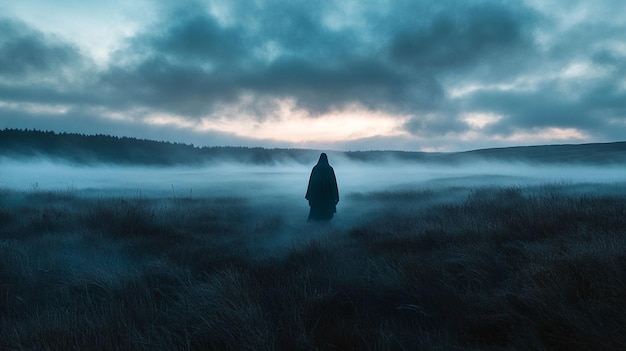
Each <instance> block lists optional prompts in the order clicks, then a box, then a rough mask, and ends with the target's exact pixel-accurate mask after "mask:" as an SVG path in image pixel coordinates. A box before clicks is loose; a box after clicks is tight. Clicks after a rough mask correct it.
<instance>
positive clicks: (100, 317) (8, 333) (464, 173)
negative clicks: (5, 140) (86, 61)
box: [0, 156, 626, 350]
mask: <svg viewBox="0 0 626 351" xmlns="http://www.w3.org/2000/svg"><path fill="white" fill-rule="evenodd" d="M316 161H317V160H312V161H311V163H310V164H306V165H304V164H298V163H295V162H294V163H282V164H280V163H278V164H274V165H250V164H238V163H215V164H211V165H206V166H203V167H121V166H114V165H104V164H101V165H98V166H89V167H87V166H77V165H72V164H68V163H61V162H56V161H51V160H44V159H41V160H39V161H37V162H20V161H16V160H8V159H4V160H2V159H0V276H1V277H2V284H0V293H1V295H2V296H3V298H2V299H1V300H0V311H2V313H0V349H7V350H9V349H15V350H23V349H72V348H80V349H133V350H171V349H180V348H181V345H186V349H191V350H206V349H224V350H241V349H258V350H264V349H267V350H270V349H311V348H315V349H320V350H324V349H331V348H332V349H359V350H368V349H374V348H371V345H378V346H376V348H375V349H383V350H385V349H387V350H395V349H422V348H424V349H456V350H465V349H467V350H480V349H490V350H491V349H494V348H497V349H529V348H531V349H577V348H579V347H578V346H580V345H584V348H585V349H602V350H611V349H620V348H619V347H616V346H623V345H624V342H626V340H624V337H623V336H621V335H622V334H623V333H620V331H621V330H622V329H623V328H622V326H623V325H626V324H624V323H626V321H625V320H624V317H623V315H622V314H619V313H618V312H616V311H622V310H624V308H626V306H625V303H624V299H621V298H616V297H619V296H622V295H623V292H624V291H626V286H625V285H624V282H626V276H625V275H624V272H626V260H625V259H624V253H623V247H624V243H625V240H626V239H625V237H624V235H623V228H624V225H625V221H626V219H625V217H624V213H626V201H624V199H625V198H626V180H625V179H626V172H625V171H626V167H624V166H603V167H599V166H595V167H591V166H588V167H583V166H575V165H570V166H566V165H559V166H555V165H545V164H544V165H531V164H523V163H508V164H507V163H486V162H482V163H472V164H470V163H464V164H456V165H444V164H435V163H410V162H404V163H403V162H399V161H393V160H388V161H384V162H383V161H381V162H377V163H363V162H356V161H351V160H348V159H344V158H341V157H332V156H331V157H330V163H331V165H332V166H333V167H334V169H335V173H336V175H337V181H338V185H339V193H340V202H339V204H338V206H337V214H336V215H335V217H334V218H333V219H332V220H331V221H330V222H328V223H326V222H321V223H318V222H308V221H307V215H308V211H309V207H308V204H307V202H306V200H305V199H304V194H305V192H306V188H307V183H308V178H309V174H310V171H311V168H312V167H313V166H314V164H315V162H316ZM546 306H556V307H555V308H548V309H546ZM590 316H593V317H592V318H591V317H590ZM590 318H591V319H590ZM589 320H597V321H598V324H597V325H598V326H597V327H594V326H592V325H590V324H589V322H588V321H589ZM224 326H226V327H224ZM554 326H556V327H554ZM425 340H426V341H427V343H426V344H424V342H425ZM571 340H573V341H571ZM424 345H426V346H425V347H424ZM520 345H521V346H520ZM529 345H530V346H529ZM588 345H591V346H596V345H597V346H598V347H596V348H594V347H587V346H588ZM483 346H484V347H483ZM517 346H519V347H517Z"/></svg>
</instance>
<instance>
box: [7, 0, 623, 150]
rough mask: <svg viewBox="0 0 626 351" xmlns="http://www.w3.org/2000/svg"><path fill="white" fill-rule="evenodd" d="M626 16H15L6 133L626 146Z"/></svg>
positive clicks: (289, 12) (491, 5)
mask: <svg viewBox="0 0 626 351" xmlns="http://www.w3.org/2000/svg"><path fill="white" fill-rule="evenodd" d="M624 11H626V3H624V2H621V1H617V0H601V1H597V2H594V3H593V5H591V4H587V3H584V2H580V1H574V2H568V1H557V2H550V3H547V2H544V1H538V0H522V1H516V2H502V1H496V0H487V1H477V0H468V1H460V0H450V1H445V2H441V3H440V4H438V5H437V6H432V4H430V3H429V2H413V1H408V2H407V1H396V0H392V1H387V0H384V1H383V0H374V1H334V0H322V1H320V2H316V3H314V4H313V3H307V2H301V3H300V2H298V3H292V2H287V1H285V2H283V1H280V0H279V1H270V0H260V1H254V2H250V1H240V0H233V1H224V0H200V1H187V0H184V1H177V2H170V1H148V0H140V1H133V2H127V1H120V0H114V1H107V2H98V3H95V2H85V1H78V0H71V1H64V2H62V3H59V2H49V1H48V2H46V1H41V0H23V1H12V2H9V1H4V2H0V127H2V128H29V129H33V128H34V129H45V130H53V131H57V132H77V133H85V134H113V135H124V136H134V135H137V136H140V137H142V138H150V139H158V140H170V141H174V142H183V143H194V144H199V145H207V146H210V145H234V146H237V145H248V146H250V145H255V146H261V147H264V146H265V147H271V146H275V145H280V146H285V147H304V146H306V145H317V146H319V147H323V148H326V149H333V148H338V149H350V148H357V149H371V148H372V147H375V148H382V149H401V150H422V151H424V150H438V151H461V150H469V149H473V148H479V147H480V148H484V147H489V146H503V145H511V146H514V145H517V144H530V143H535V142H539V143H547V144H550V143H563V142H575V143H579V142H606V141H617V140H622V139H623V136H624V135H626V122H624V121H625V120H626V114H625V112H624V111H626V64H625V62H626V39H624V35H623V28H624V25H626V20H624V19H623V18H621V17H620V16H614V15H613V14H616V13H622V12H624Z"/></svg>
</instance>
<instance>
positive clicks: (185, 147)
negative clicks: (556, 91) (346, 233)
mask: <svg viewBox="0 0 626 351" xmlns="http://www.w3.org/2000/svg"><path fill="white" fill-rule="evenodd" d="M326 152H328V153H329V154H332V155H335V156H338V155H341V156H343V157H346V158H348V159H352V160H355V161H363V162H377V161H385V160H394V159H395V160H401V161H414V162H435V163H451V164H455V163H463V162H476V161H481V160H484V161H499V162H529V163H568V164H571V163H580V164H626V142H612V143H593V144H563V145H538V146H515V147H503V148H492V149H479V150H471V151H464V152H453V153H428V152H413V151H346V152H339V151H326ZM319 153H320V150H309V149H288V148H282V149H280V148H273V149H266V148H262V147H252V148H251V147H236V146H212V147H197V146H194V145H191V144H184V143H172V142H166V141H155V140H146V139H137V138H129V137H117V136H111V135H102V134H98V135H84V134H74V133H55V132H52V131H40V130H21V129H4V130H0V157H8V158H13V159H34V158H40V157H43V158H51V159H57V160H63V161H67V162H72V163H78V164H94V163H112V164H123V165H154V166H170V165H171V166H174V165H199V164H207V163H214V162H222V161H227V162H228V161H233V162H241V163H253V164H271V163H280V162H298V163H302V164H311V163H314V162H315V161H316V160H317V157H318V156H319Z"/></svg>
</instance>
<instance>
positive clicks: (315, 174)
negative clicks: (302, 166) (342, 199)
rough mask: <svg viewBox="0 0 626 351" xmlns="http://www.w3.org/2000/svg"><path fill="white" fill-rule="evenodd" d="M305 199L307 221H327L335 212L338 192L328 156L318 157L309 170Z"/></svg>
mask: <svg viewBox="0 0 626 351" xmlns="http://www.w3.org/2000/svg"><path fill="white" fill-rule="evenodd" d="M304 198H305V199H307V200H309V206H310V207H311V210H310V211H309V220H314V221H328V220H330V219H331V218H333V215H334V214H335V213H336V212H337V203H338V202H339V190H338V189H337V178H335V170H333V168H332V167H331V166H330V165H329V164H328V156H326V154H325V153H322V154H321V155H320V159H319V160H318V161H317V164H316V165H315V166H314V167H313V170H311V176H310V177H309V186H308V187H307V189H306V195H305V196H304Z"/></svg>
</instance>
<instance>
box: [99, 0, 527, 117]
mask: <svg viewBox="0 0 626 351" xmlns="http://www.w3.org/2000/svg"><path fill="white" fill-rule="evenodd" d="M272 4H273V2H257V3H256V5H250V7H252V9H250V8H244V7H241V8H237V11H238V12H237V16H238V17H237V18H238V19H239V20H240V21H239V22H237V23H235V24H234V25H230V26H225V25H220V24H219V23H218V19H217V18H214V17H213V16H211V15H210V14H208V13H206V12H203V11H202V10H200V9H198V8H197V7H195V5H194V6H193V7H191V8H184V9H182V10H181V9H178V10H177V11H173V12H172V13H174V14H175V15H173V16H171V17H168V18H167V19H165V20H164V22H163V23H161V24H159V25H158V26H157V27H158V29H155V30H154V31H146V32H145V33H143V34H141V35H139V36H137V37H135V38H133V39H132V45H130V46H129V48H128V50H131V51H133V52H132V53H125V54H127V55H129V56H132V55H131V54H136V52H135V51H136V50H137V48H141V50H142V51H144V52H146V53H147V54H146V55H145V56H144V57H143V59H142V60H140V61H139V62H135V63H133V64H130V65H125V66H118V67H114V68H112V69H111V70H110V71H109V72H108V73H107V74H106V75H105V76H104V77H103V82H104V83H105V84H106V85H107V86H109V87H110V88H111V90H113V91H120V92H123V93H121V95H122V96H120V101H123V100H128V101H135V102H140V103H142V104H146V105H150V106H153V107H157V108H160V109H163V110H168V111H170V112H174V113H179V114H184V115H187V116H189V117H193V116H202V115H206V114H208V113H210V112H211V111H212V109H213V108H214V106H215V104H216V103H223V102H235V101H236V100H237V98H238V97H240V96H241V95H242V94H245V93H248V94H252V95H254V96H256V97H261V98H263V97H272V98H288V99H294V100H295V101H296V104H297V106H298V107H301V108H304V109H306V110H308V111H310V112H312V113H321V112H325V111H328V110H333V109H340V108H342V107H343V106H345V105H347V104H352V103H359V104H361V105H363V106H365V107H366V108H369V109H381V110H386V111H389V112H392V113H404V114H406V113H410V114H411V113H420V112H432V111H434V110H436V109H438V108H440V107H441V105H443V104H445V100H444V97H445V96H444V95H445V92H444V90H443V87H442V85H441V84H440V82H439V76H440V75H443V74H445V73H447V70H448V69H450V68H451V67H456V68H466V67H469V66H471V65H473V64H476V62H478V61H481V60H482V61H484V60H485V58H486V57H489V59H490V60H493V61H497V60H498V58H499V57H500V56H502V55H510V53H511V52H514V51H516V50H518V51H519V50H520V48H522V47H527V46H528V45H529V39H528V35H527V32H528V30H527V26H528V25H529V23H530V21H528V22H524V19H525V18H526V17H524V16H521V15H520V16H519V17H516V13H515V12H513V10H511V9H508V8H506V7H504V6H501V5H485V4H483V5H479V6H478V5H477V6H470V5H463V6H457V7H456V8H453V9H452V10H453V11H450V13H448V12H446V11H440V12H439V13H437V14H436V16H435V17H434V18H432V19H431V18H424V17H422V15H423V13H422V12H420V11H419V9H418V8H416V7H415V5H412V4H409V5H406V7H405V8H404V9H403V8H402V7H403V6H404V5H402V4H401V5H400V6H399V7H401V8H399V9H396V11H397V12H394V13H393V16H385V17H382V16H379V15H377V14H376V12H375V11H371V12H369V13H368V14H367V16H368V17H367V18H365V19H364V21H365V23H368V22H371V23H372V26H371V27H368V26H367V25H366V26H365V27H360V28H356V29H355V28H349V27H346V28H341V29H333V28H329V26H328V25H326V24H325V23H324V21H325V17H324V16H325V15H324V13H325V12H324V11H323V10H324V9H325V8H327V7H329V6H330V5H332V2H323V3H322V4H320V6H313V7H312V6H310V5H308V4H305V3H298V2H296V3H293V4H284V3H281V6H271V5H272ZM247 5H248V3H246V6H247ZM255 6H256V7H255ZM252 13H253V14H254V16H253V18H252V17H248V16H251V14H252ZM239 17H241V18H239ZM528 17H530V16H528ZM398 18H399V19H401V20H399V21H398ZM247 21H249V22H247ZM396 21H398V23H401V24H402V25H400V26H399V27H397V28H396V27H395V22H396ZM251 22H254V23H251ZM378 28H381V29H382V30H380V33H379V32H378ZM365 37H368V38H369V39H368V40H369V41H368V40H366V39H365ZM372 38H374V39H373V40H374V41H375V42H376V43H375V44H372V42H371V41H372ZM264 50H265V51H269V52H267V53H266V55H265V54H264ZM272 50H273V51H274V52H272ZM268 106H272V105H271V104H269V105H268ZM252 108H253V109H254V112H255V113H257V114H258V115H259V116H258V117H259V118H263V117H265V115H268V114H269V115H271V114H272V113H273V112H274V111H272V109H271V108H270V109H269V110H267V111H264V110H263V108H259V105H258V104H255V105H254V106H253V107H252ZM435 124H437V123H435ZM441 124H442V123H438V125H439V126H438V127H437V128H440V127H441ZM429 125H433V124H432V123H431V124H429Z"/></svg>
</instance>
